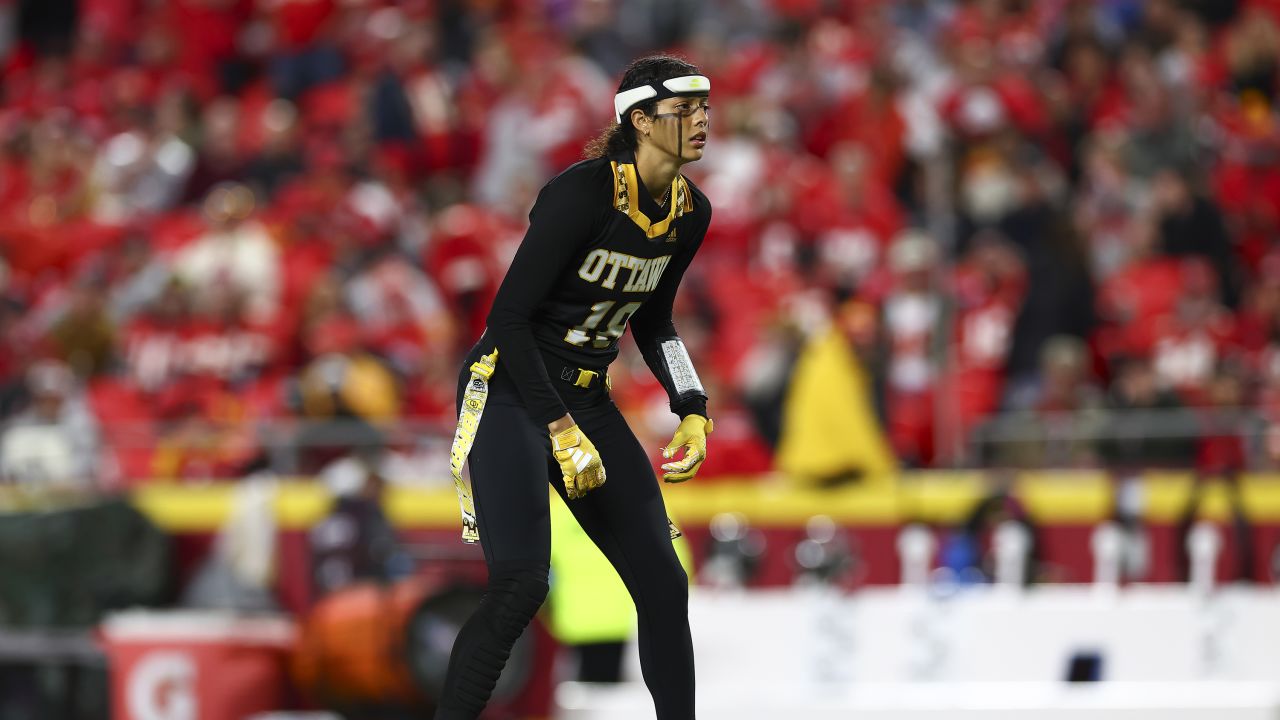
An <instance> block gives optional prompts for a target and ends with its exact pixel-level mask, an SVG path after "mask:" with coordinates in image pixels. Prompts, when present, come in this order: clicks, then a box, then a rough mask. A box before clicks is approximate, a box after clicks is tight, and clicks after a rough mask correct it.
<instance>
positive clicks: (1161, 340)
mask: <svg viewBox="0 0 1280 720" xmlns="http://www.w3.org/2000/svg"><path fill="white" fill-rule="evenodd" d="M1181 279H1182V284H1181V296H1180V297H1179V298H1178V301H1177V304H1176V306H1175V308H1174V311H1173V312H1172V313H1170V314H1168V315H1164V316H1162V317H1158V318H1156V320H1155V322H1154V323H1152V325H1151V327H1150V333H1151V339H1152V347H1151V349H1152V358H1153V361H1154V365H1155V370H1156V374H1157V376H1158V377H1159V379H1160V381H1161V382H1162V383H1163V384H1165V385H1167V386H1169V387H1172V388H1175V389H1176V390H1177V391H1178V392H1179V393H1180V394H1181V395H1182V397H1183V398H1184V400H1186V401H1187V402H1189V403H1192V404H1197V403H1199V402H1201V401H1202V400H1203V399H1204V397H1205V394H1206V391H1207V390H1208V388H1209V385H1210V383H1211V380H1212V378H1213V375H1214V373H1215V372H1216V369H1217V367H1218V366H1219V365H1220V364H1221V362H1222V361H1223V360H1224V359H1226V358H1228V357H1231V356H1233V355H1235V354H1236V348H1235V345H1236V321H1235V316H1234V315H1232V314H1231V312H1230V311H1229V310H1227V309H1226V308H1225V307H1223V306H1222V305H1221V304H1219V302H1218V300H1217V283H1216V282H1215V279H1214V277H1213V271H1212V270H1211V269H1210V268H1209V267H1208V264H1207V263H1205V262H1203V261H1199V260H1186V261H1183V263H1182V273H1181Z"/></svg>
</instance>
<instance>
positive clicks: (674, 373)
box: [658, 338, 707, 397]
mask: <svg viewBox="0 0 1280 720" xmlns="http://www.w3.org/2000/svg"><path fill="white" fill-rule="evenodd" d="M658 348H659V349H660V350H661V351H662V359H663V361H665V362H666V364H667V372H669V373H671V385H672V387H673V388H674V389H675V391H676V395H677V396H679V397H685V396H686V395H687V394H689V393H694V394H698V395H706V394H707V391H706V390H703V389H702V381H701V380H699V379H698V371H697V370H694V369H693V361H692V360H690V359H689V351H688V350H686V349H685V347H684V341H683V340H681V339H680V338H672V339H670V340H663V341H662V343H661V344H660V345H659V346H658Z"/></svg>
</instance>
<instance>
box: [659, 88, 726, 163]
mask: <svg viewBox="0 0 1280 720" xmlns="http://www.w3.org/2000/svg"><path fill="white" fill-rule="evenodd" d="M710 112H711V106H710V105H709V104H708V100H707V98H706V97H674V98H667V99H665V100H659V101H658V106H657V108H656V109H655V110H654V114H653V118H654V119H653V131H652V133H651V134H650V135H649V139H650V141H651V142H652V143H653V145H654V147H655V148H657V149H660V150H662V151H663V152H666V153H669V154H670V155H672V156H674V157H676V158H678V159H679V160H680V162H682V163H686V162H693V161H694V160H698V159H700V158H701V157H702V152H703V148H705V147H706V145H707V127H708V124H709V122H710Z"/></svg>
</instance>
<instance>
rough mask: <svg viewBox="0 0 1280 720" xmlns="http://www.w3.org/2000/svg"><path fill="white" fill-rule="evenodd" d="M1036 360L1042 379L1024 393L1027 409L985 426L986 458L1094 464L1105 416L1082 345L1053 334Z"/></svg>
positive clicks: (1012, 463)
mask: <svg viewBox="0 0 1280 720" xmlns="http://www.w3.org/2000/svg"><path fill="white" fill-rule="evenodd" d="M1040 364H1041V373H1040V382H1039V384H1038V386H1037V387H1035V388H1034V392H1033V393H1031V394H1030V395H1029V397H1028V398H1027V399H1028V401H1029V404H1028V405H1027V409H1026V410H1025V411H1024V412H1017V413H1010V414H1008V415H1004V416H1001V417H1000V418H999V419H998V420H996V421H995V422H993V423H990V424H989V425H988V426H987V427H985V428H984V429H983V431H982V438H983V439H984V440H985V441H986V442H987V443H989V444H988V447H987V454H988V457H986V458H984V462H985V463H987V464H994V465H996V466H998V467H1013V468H1045V467H1051V468H1078V467H1091V466H1093V465H1095V464H1096V463H1097V461H1098V440H1099V437H1100V435H1101V430H1102V428H1103V419H1104V416H1103V413H1102V397H1101V393H1100V391H1099V390H1098V388H1097V386H1096V385H1094V384H1093V382H1092V379H1091V377H1090V375H1091V373H1090V367H1089V357H1088V350H1087V348H1086V346H1085V344H1084V343H1083V342H1082V341H1081V340H1079V339H1078V338H1074V337H1071V336H1066V335H1059V336H1055V337H1052V338H1050V339H1049V340H1048V341H1046V342H1045V344H1044V347H1043V349H1042V351H1041V357H1040Z"/></svg>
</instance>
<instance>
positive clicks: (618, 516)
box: [435, 352, 694, 720]
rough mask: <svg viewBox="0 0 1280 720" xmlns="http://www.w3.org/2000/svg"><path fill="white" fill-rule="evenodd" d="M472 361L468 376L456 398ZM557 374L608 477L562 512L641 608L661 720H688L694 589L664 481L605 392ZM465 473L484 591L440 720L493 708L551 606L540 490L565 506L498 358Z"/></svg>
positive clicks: (648, 680)
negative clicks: (520, 649) (511, 664)
mask: <svg viewBox="0 0 1280 720" xmlns="http://www.w3.org/2000/svg"><path fill="white" fill-rule="evenodd" d="M477 355H478V353H476V352H473V353H472V357H471V358H469V359H468V360H467V363H466V364H464V366H463V377H462V378H461V379H460V383H459V396H461V388H462V386H463V383H465V382H466V380H467V379H469V378H470V372H469V370H468V368H469V366H470V363H471V361H472V360H474V359H475V356H477ZM555 374H556V373H555V372H554V369H553V371H552V376H553V380H552V382H554V383H556V386H557V387H556V389H557V391H558V392H559V393H560V395H561V397H562V398H563V400H564V403H565V406H566V407H568V409H569V413H570V414H571V415H573V419H574V421H575V422H577V423H578V426H579V427H580V428H582V431H583V433H585V434H586V436H587V438H589V439H590V440H591V442H592V443H594V444H595V446H596V449H598V450H599V451H600V457H601V459H602V461H603V462H604V467H605V472H606V473H607V480H606V482H605V484H604V485H603V486H601V487H599V488H597V489H595V490H592V491H591V492H589V493H587V494H586V496H585V497H583V498H580V499H578V500H566V503H567V505H568V507H569V509H570V510H571V511H573V515H574V517H576V518H577V520H578V523H579V524H580V525H581V526H582V529H583V530H585V531H586V533H587V534H588V535H589V536H590V537H591V539H592V540H593V541H594V542H595V544H596V545H597V546H598V547H599V548H600V550H601V551H602V552H603V553H604V555H605V557H607V558H608V559H609V562H611V563H613V566H614V568H616V569H617V571H618V575H619V576H620V577H621V578H622V581H623V583H625V584H626V586H627V590H628V591H629V592H630V593H631V597H632V599H634V600H635V604H636V612H637V614H638V620H639V649H640V667H641V670H642V673H643V675H644V681H645V684H646V685H647V686H648V687H649V692H650V694H651V695H653V702H654V706H655V708H656V709H657V718H658V720H693V717H694V710H693V704H694V700H693V697H694V691H693V687H694V680H693V643H692V641H691V639H690V636H689V584H688V577H687V576H686V575H685V572H684V569H683V568H682V567H681V566H680V562H679V560H678V559H677V558H676V553H675V549H674V548H673V547H672V545H671V536H670V530H669V528H668V526H667V513H666V507H665V506H664V504H663V501H662V493H661V492H660V491H659V489H658V481H657V478H656V477H655V476H654V473H653V470H652V469H651V468H650V465H649V458H648V457H647V456H646V454H645V452H644V449H643V448H641V447H640V443H639V442H638V441H637V440H636V437H635V435H634V434H632V432H631V429H630V428H629V427H627V423H626V421H625V420H624V419H623V417H622V414H621V413H620V412H619V411H618V408H617V406H616V405H614V404H613V401H612V400H611V399H610V398H609V395H608V392H607V390H606V389H605V388H604V383H597V384H596V387H593V388H590V389H582V388H578V387H575V386H573V385H570V384H568V383H563V382H561V381H559V380H556V379H554V377H555ZM469 463H470V466H471V485H472V491H473V493H474V494H475V502H476V516H477V519H478V521H479V523H480V542H481V544H482V546H483V547H484V557H485V562H486V563H487V564H488V566H489V585H488V590H487V592H486V595H485V598H484V600H483V601H481V603H480V606H479V608H478V609H477V610H476V612H475V613H474V614H473V615H472V616H471V618H470V619H469V620H468V621H467V622H466V624H465V625H464V626H463V627H462V631H461V632H460V633H459V634H458V639H457V641H455V643H454V646H453V654H452V657H451V658H450V660H449V672H448V676H447V678H446V680H445V686H444V693H443V695H442V697H441V698H440V702H439V706H438V709H437V712H436V716H435V717H436V720H472V719H474V718H476V717H477V716H478V715H479V714H480V712H481V710H483V708H484V705H485V703H486V702H488V700H489V695H490V693H492V692H493V687H494V684H495V683H496V682H497V680H498V675H499V673H501V671H502V667H503V665H504V664H505V663H506V661H507V657H508V656H509V654H510V652H511V647H512V645H514V644H515V641H516V639H517V638H518V637H519V636H520V633H521V632H522V631H523V630H524V628H525V626H526V625H528V624H529V621H530V620H531V619H532V618H533V615H534V613H535V612H537V610H538V608H539V607H540V606H541V605H542V601H543V600H544V599H546V595H547V570H548V566H549V564H550V559H551V523H550V515H549V508H548V505H547V503H548V501H549V497H548V495H547V489H546V486H545V484H544V483H548V482H549V483H551V487H553V488H555V490H556V492H557V493H559V494H560V497H561V498H562V499H563V498H564V497H565V489H564V483H563V481H562V479H561V475H560V466H559V465H558V464H557V463H556V461H555V459H554V458H553V457H552V455H551V441H550V438H549V435H548V432H547V428H546V427H539V426H537V425H535V424H534V422H533V421H532V420H530V419H529V416H528V414H527V413H526V412H525V408H524V405H523V404H522V403H521V402H520V398H519V396H518V395H517V391H516V388H515V386H514V384H513V382H512V380H511V377H510V375H508V374H507V373H505V372H503V369H502V360H501V358H499V361H498V369H497V371H496V372H495V373H494V376H493V379H492V380H491V381H490V390H489V400H488V403H487V405H486V406H485V410H484V417H483V418H482V419H481V421H480V427H479V429H478V430H477V432H476V439H475V445H474V446H473V447H472V449H471V455H470V458H469Z"/></svg>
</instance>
